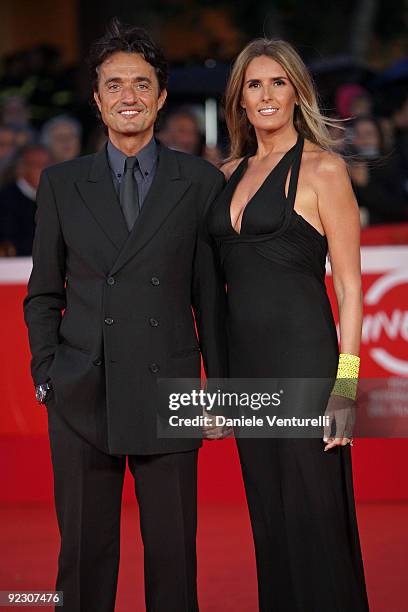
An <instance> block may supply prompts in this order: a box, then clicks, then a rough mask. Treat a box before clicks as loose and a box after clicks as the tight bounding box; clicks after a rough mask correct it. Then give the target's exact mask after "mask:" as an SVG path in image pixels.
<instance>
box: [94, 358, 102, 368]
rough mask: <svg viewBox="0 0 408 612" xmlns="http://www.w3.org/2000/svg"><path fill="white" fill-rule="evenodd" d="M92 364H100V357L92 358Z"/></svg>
mask: <svg viewBox="0 0 408 612" xmlns="http://www.w3.org/2000/svg"><path fill="white" fill-rule="evenodd" d="M93 364H94V365H96V366H100V365H102V359H101V358H100V357H97V358H96V359H94V361H93Z"/></svg>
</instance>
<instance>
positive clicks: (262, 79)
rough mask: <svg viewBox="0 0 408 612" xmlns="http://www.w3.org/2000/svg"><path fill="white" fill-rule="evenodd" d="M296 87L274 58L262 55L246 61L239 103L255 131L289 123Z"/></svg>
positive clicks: (268, 129) (291, 117) (274, 129)
mask: <svg viewBox="0 0 408 612" xmlns="http://www.w3.org/2000/svg"><path fill="white" fill-rule="evenodd" d="M295 102H296V91H295V88H294V87H293V85H292V83H291V82H290V80H289V78H288V75H287V74H286V72H285V70H284V69H283V68H282V66H281V65H280V64H278V62H276V61H275V60H274V59H272V58H270V57H267V56H265V55H262V56H260V57H255V58H254V59H253V60H251V62H250V63H249V64H248V67H247V69H246V72H245V78H244V85H243V88H242V99H241V106H242V107H243V108H244V109H245V111H246V114H247V118H248V121H249V122H250V123H251V124H252V125H253V126H254V128H255V132H257V133H259V132H262V131H276V130H279V129H281V128H283V127H285V126H287V125H293V110H294V107H295Z"/></svg>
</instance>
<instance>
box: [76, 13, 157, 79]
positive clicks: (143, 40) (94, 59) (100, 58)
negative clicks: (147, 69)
mask: <svg viewBox="0 0 408 612" xmlns="http://www.w3.org/2000/svg"><path fill="white" fill-rule="evenodd" d="M118 52H124V53H139V54H140V55H141V56H142V57H143V58H144V60H145V61H146V62H148V63H149V64H150V65H151V66H153V68H154V70H155V72H156V76H157V80H158V82H159V90H160V91H163V89H166V87H167V81H168V65H167V61H166V58H165V57H164V53H163V51H162V49H161V48H160V47H159V46H158V45H156V43H155V42H154V41H153V40H152V39H151V37H150V36H149V34H148V33H147V32H146V31H145V30H143V28H137V27H135V26H132V25H128V24H123V23H121V22H120V21H119V19H118V18H117V17H114V18H113V19H112V21H111V22H110V24H109V25H108V27H107V29H106V32H105V34H104V35H103V36H102V37H101V38H99V39H98V40H96V41H95V42H94V43H93V45H92V46H91V48H90V50H89V56H88V66H89V69H90V72H91V79H92V90H93V91H98V80H99V74H98V69H99V66H100V65H101V64H102V63H103V62H104V61H105V60H106V59H108V58H109V57H110V56H111V55H113V54H114V53H118Z"/></svg>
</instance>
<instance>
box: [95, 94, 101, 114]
mask: <svg viewBox="0 0 408 612" xmlns="http://www.w3.org/2000/svg"><path fill="white" fill-rule="evenodd" d="M93 97H94V100H95V102H96V106H97V107H98V108H99V110H101V101H100V99H99V94H98V92H97V91H94V92H93Z"/></svg>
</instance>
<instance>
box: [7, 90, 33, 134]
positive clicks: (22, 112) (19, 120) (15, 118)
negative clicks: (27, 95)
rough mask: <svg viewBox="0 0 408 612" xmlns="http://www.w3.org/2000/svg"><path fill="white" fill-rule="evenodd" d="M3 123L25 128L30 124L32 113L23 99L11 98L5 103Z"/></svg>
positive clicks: (18, 97)
mask: <svg viewBox="0 0 408 612" xmlns="http://www.w3.org/2000/svg"><path fill="white" fill-rule="evenodd" d="M2 116H3V122H4V123H6V124H8V125H15V126H19V127H20V126H24V125H27V124H28V123H29V120H30V113H29V111H28V108H27V105H26V103H25V101H24V99H23V98H21V97H20V96H10V97H9V98H6V99H5V100H4V102H3V108H2Z"/></svg>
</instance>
